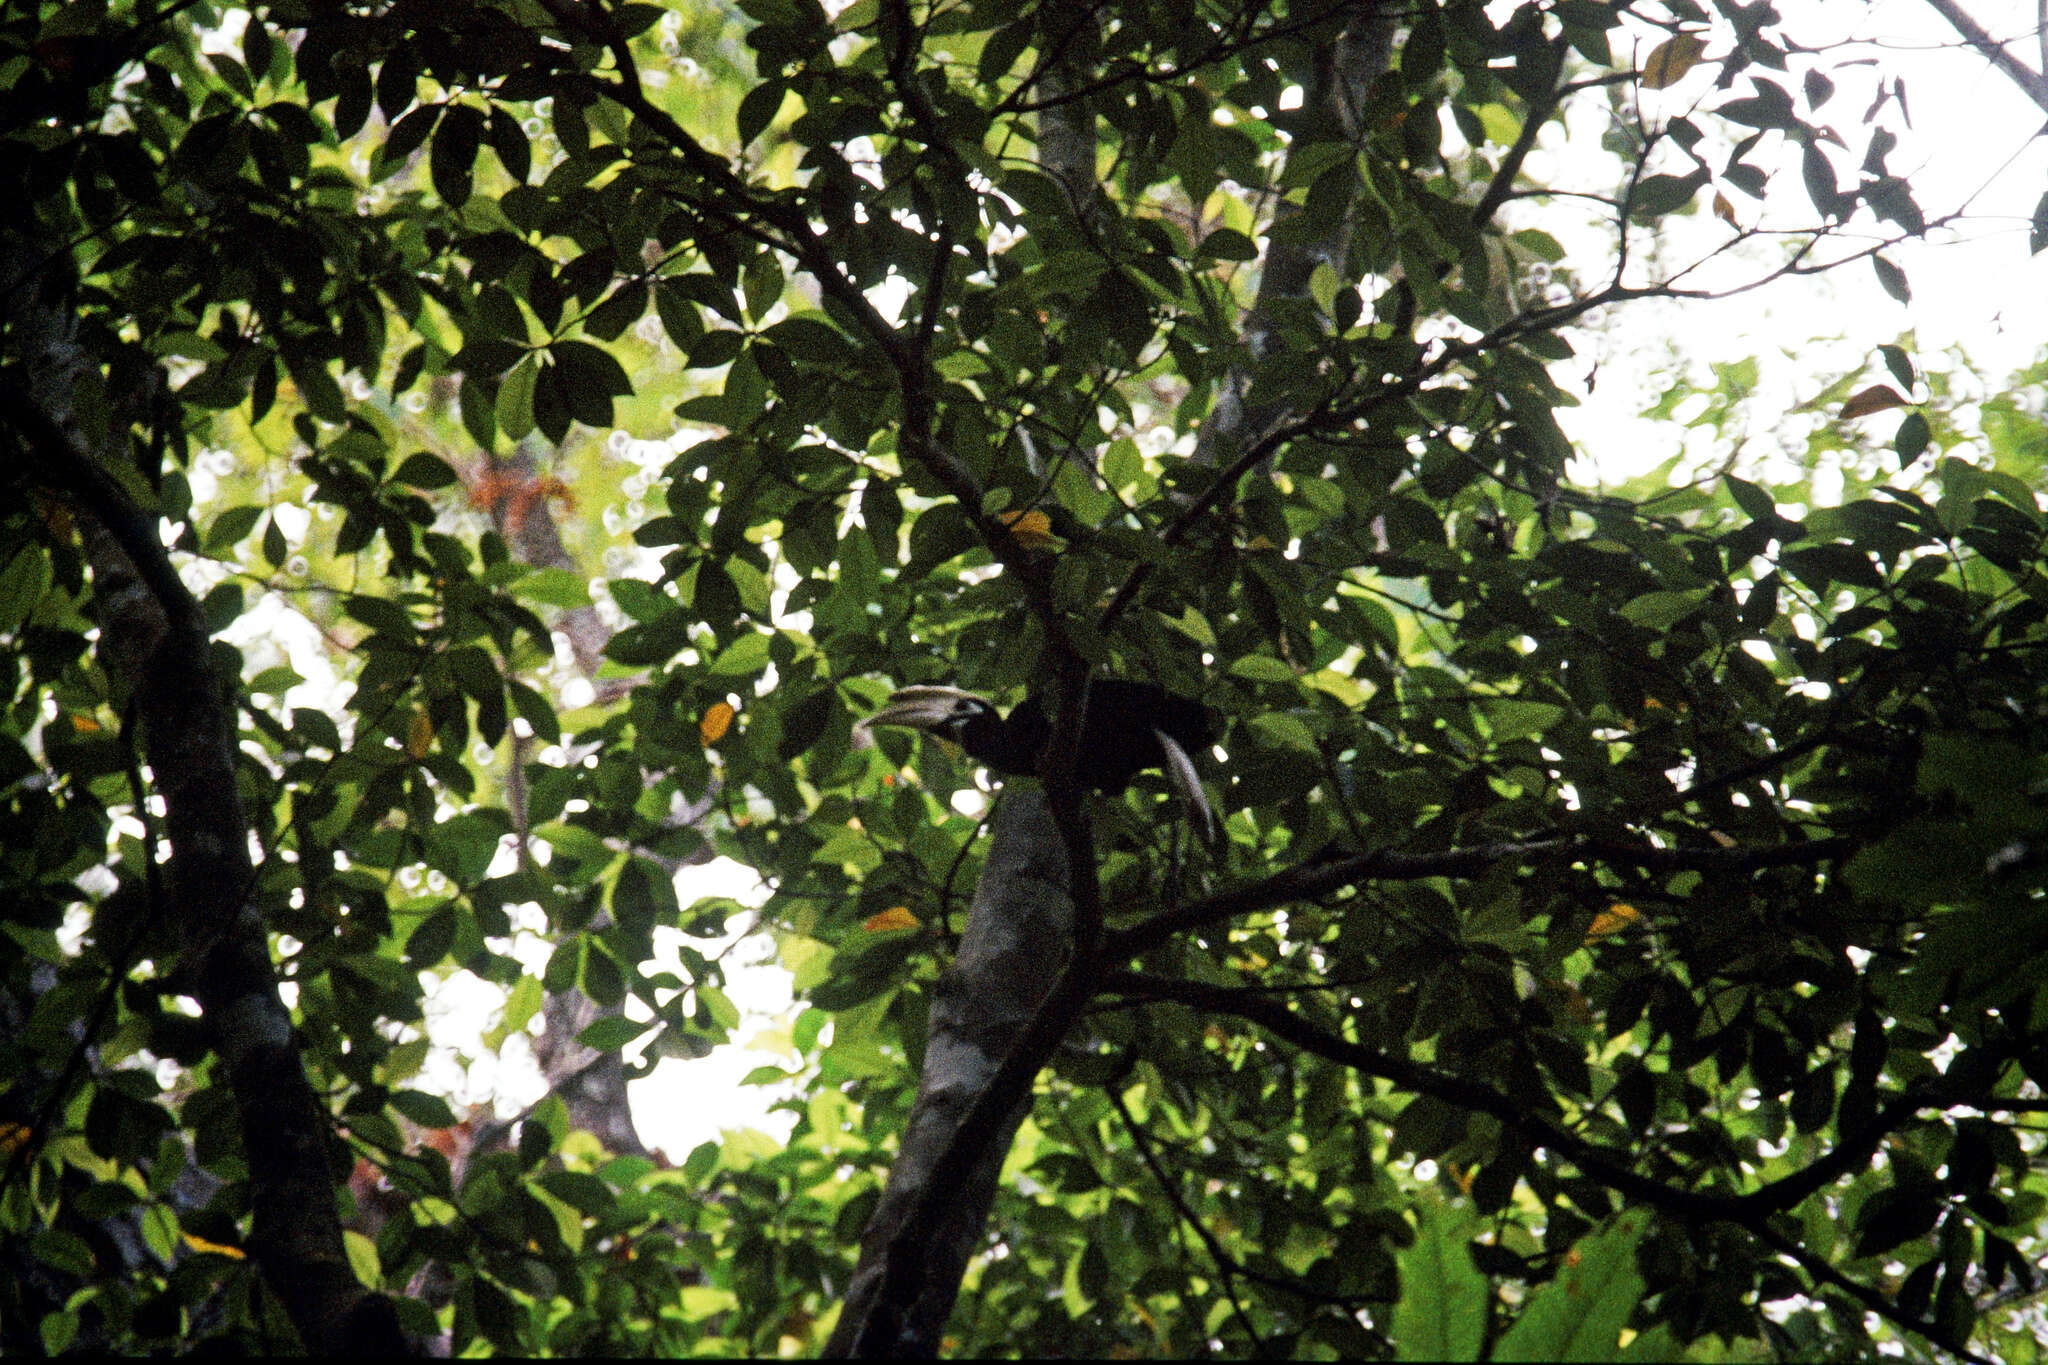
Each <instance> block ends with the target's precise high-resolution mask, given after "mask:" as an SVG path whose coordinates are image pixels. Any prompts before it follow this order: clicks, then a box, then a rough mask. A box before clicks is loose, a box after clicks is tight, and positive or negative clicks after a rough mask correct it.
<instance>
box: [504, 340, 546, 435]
mask: <svg viewBox="0 0 2048 1365" xmlns="http://www.w3.org/2000/svg"><path fill="white" fill-rule="evenodd" d="M539 376H540V357H539V356H538V355H536V354H535V353H534V352H532V351H529V352H527V353H526V354H525V355H523V356H521V357H520V358H519V363H518V364H517V365H514V366H513V367H512V368H511V369H510V370H508V371H506V372H505V377H504V378H503V379H501V380H499V381H498V402H497V406H496V408H495V410H494V415H495V416H496V417H497V419H498V430H500V431H502V432H504V433H505V439H506V440H508V441H517V440H521V439H523V438H524V437H525V435H526V433H527V432H529V431H532V430H533V388H534V381H535V380H536V379H538V378H539Z"/></svg>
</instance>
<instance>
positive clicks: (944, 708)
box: [860, 687, 1001, 745]
mask: <svg viewBox="0 0 2048 1365" xmlns="http://www.w3.org/2000/svg"><path fill="white" fill-rule="evenodd" d="M1000 720H1001V717H1000V716H999V715H998V714H997V712H996V708H995V704H994V703H993V702H991V701H989V700H988V698H986V697H977V696H975V695H974V693H972V692H963V691H961V690H960V689H959V688H957V687H906V688H903V689H902V690H900V691H897V692H892V693H890V694H889V700H888V702H887V703H886V704H885V705H884V706H883V707H882V709H881V710H879V711H877V712H875V713H874V714H873V715H872V716H869V717H868V718H867V719H865V720H863V721H862V722H861V723H860V729H861V730H863V731H866V730H872V729H874V728H875V727H876V726H878V725H894V726H901V727H903V728H904V729H909V730H922V731H924V733H926V734H928V735H936V736H937V737H938V738H940V739H945V740H951V741H952V742H953V743H955V744H963V745H964V744H965V743H966V741H967V737H968V733H969V731H970V730H973V729H978V728H980V727H981V726H985V725H990V724H995V723H999V722H1000Z"/></svg>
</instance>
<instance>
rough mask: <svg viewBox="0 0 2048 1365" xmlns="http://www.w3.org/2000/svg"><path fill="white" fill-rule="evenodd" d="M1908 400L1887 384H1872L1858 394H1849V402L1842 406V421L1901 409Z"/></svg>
mask: <svg viewBox="0 0 2048 1365" xmlns="http://www.w3.org/2000/svg"><path fill="white" fill-rule="evenodd" d="M1908 401H1909V400H1908V399H1906V398H1904V397H1903V396H1901V395H1900V393H1899V391H1898V390H1897V389H1895V388H1893V387H1892V386H1891V385H1889V384H1872V385H1871V386H1870V387H1869V388H1867V389H1864V390H1863V391H1862V392H1860V393H1856V394H1851V395H1850V397H1849V401H1848V402H1846V403H1844V404H1842V420H1843V421H1845V422H1846V421H1848V420H1849V419H1850V418H1851V417H1868V416H1870V414H1871V413H1873V412H1883V411H1884V410H1885V409H1887V408H1903V407H1905V406H1906V404H1907V402H1908Z"/></svg>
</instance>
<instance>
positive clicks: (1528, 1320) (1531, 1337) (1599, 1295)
mask: <svg viewBox="0 0 2048 1365" xmlns="http://www.w3.org/2000/svg"><path fill="white" fill-rule="evenodd" d="M1649 1221H1650V1217H1649V1214H1648V1213H1647V1212H1646V1211H1644V1210H1642V1209H1630V1210H1628V1211H1627V1212H1625V1213H1622V1214H1620V1215H1619V1216H1618V1217H1616V1218H1615V1219H1614V1221H1613V1222H1612V1223H1610V1224H1609V1225H1608V1227H1607V1229H1606V1230H1605V1231H1603V1232H1600V1233H1598V1234H1596V1235H1595V1236H1592V1237H1588V1238H1585V1239H1583V1240H1581V1241H1580V1242H1578V1243H1577V1244H1575V1245H1574V1246H1573V1247H1572V1249H1571V1252H1570V1254H1568V1255H1567V1256H1566V1258H1565V1264H1564V1267H1563V1269H1561V1270H1559V1271H1558V1274H1557V1278H1556V1279H1554V1280H1552V1281H1551V1282H1550V1283H1548V1284H1546V1285H1544V1286H1543V1287H1542V1288H1541V1289H1538V1290H1537V1291H1536V1292H1535V1293H1534V1294H1531V1295H1530V1296H1529V1301H1528V1302H1527V1303H1526V1304H1525V1305H1524V1306H1523V1308H1522V1313H1521V1316H1520V1317H1518V1318H1517V1319H1516V1320H1515V1322H1514V1324H1513V1325H1512V1326H1510V1327H1509V1328H1508V1330H1507V1331H1506V1332H1504V1333H1503V1334H1502V1335H1501V1338H1500V1340H1499V1341H1498V1342H1496V1343H1495V1344H1494V1348H1493V1355H1492V1359H1494V1360H1497V1361H1557V1360H1570V1361H1606V1360H1614V1359H1616V1358H1617V1357H1619V1355H1620V1354H1621V1329H1622V1328H1623V1327H1625V1326H1627V1325H1628V1318H1629V1314H1631V1313H1633V1312H1634V1311H1635V1308H1636V1305H1637V1304H1638V1303H1640V1302H1641V1301H1642V1297H1643V1280H1642V1276H1641V1275H1640V1274H1638V1273H1637V1271H1636V1243H1637V1242H1638V1241H1639V1240H1641V1238H1642V1235H1643V1230H1644V1229H1645V1228H1646V1227H1648V1226H1649Z"/></svg>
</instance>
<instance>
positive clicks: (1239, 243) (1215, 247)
mask: <svg viewBox="0 0 2048 1365" xmlns="http://www.w3.org/2000/svg"><path fill="white" fill-rule="evenodd" d="M1195 258H1196V259H1197V260H1212V261H1256V260H1257V259H1258V258H1259V248H1258V244H1257V243H1255V242H1253V241H1252V239H1251V238H1249V237H1247V236H1245V235H1244V234H1243V233H1242V232H1239V231H1238V230H1237V229H1236V228H1227V227H1220V228H1217V229H1216V230H1215V231H1214V232H1212V233H1210V234H1209V235H1208V236H1207V237H1204V238H1203V239H1202V244H1201V245H1200V246H1199V247H1197V248H1195Z"/></svg>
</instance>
